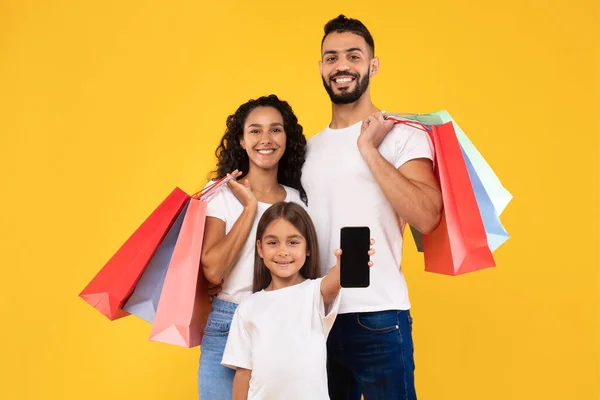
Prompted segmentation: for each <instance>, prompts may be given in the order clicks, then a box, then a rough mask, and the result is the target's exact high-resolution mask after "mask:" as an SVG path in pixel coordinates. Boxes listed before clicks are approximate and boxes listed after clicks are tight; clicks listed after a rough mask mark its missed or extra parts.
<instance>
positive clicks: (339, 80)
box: [331, 76, 356, 85]
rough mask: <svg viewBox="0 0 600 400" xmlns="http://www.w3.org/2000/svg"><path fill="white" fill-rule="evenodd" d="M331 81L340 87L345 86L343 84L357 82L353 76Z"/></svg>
mask: <svg viewBox="0 0 600 400" xmlns="http://www.w3.org/2000/svg"><path fill="white" fill-rule="evenodd" d="M331 80H332V81H333V82H335V83H337V84H338V85H340V84H341V85H343V84H346V83H350V82H353V81H354V80H356V78H355V77H353V76H340V77H337V78H333V79H331Z"/></svg>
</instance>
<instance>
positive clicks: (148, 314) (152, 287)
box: [123, 203, 188, 323]
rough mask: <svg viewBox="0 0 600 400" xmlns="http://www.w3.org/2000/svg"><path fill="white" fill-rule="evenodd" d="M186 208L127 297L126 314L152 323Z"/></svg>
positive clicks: (124, 308) (186, 205) (185, 207)
mask: <svg viewBox="0 0 600 400" xmlns="http://www.w3.org/2000/svg"><path fill="white" fill-rule="evenodd" d="M187 207H188V203H186V204H185V206H184V207H183V210H182V211H181V212H180V213H179V216H178V217H177V219H176V220H175V223H174V224H173V226H171V229H169V232H168V233H167V235H166V236H165V238H164V240H163V241H162V243H161V244H160V246H158V249H157V250H156V253H155V254H154V256H153V257H152V260H150V263H149V264H148V267H146V270H145V271H144V273H143V275H142V277H141V278H140V280H139V282H138V284H137V286H136V287H135V289H134V291H133V293H132V294H131V297H129V300H127V303H125V306H124V307H123V310H125V311H127V312H128V313H130V314H132V315H135V316H136V317H139V318H141V319H143V320H145V321H148V322H150V323H152V322H153V321H154V316H155V315H156V308H157V307H158V300H159V299H160V293H161V291H162V288H163V285H164V282H165V276H166V275H167V268H168V267H169V263H170V262H171V256H172V255H173V251H174V250H175V243H176V242H177V238H178V237H179V232H180V230H181V225H182V224H183V217H184V216H185V213H186V210H187Z"/></svg>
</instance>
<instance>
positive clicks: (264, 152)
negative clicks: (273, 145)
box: [258, 150, 275, 154]
mask: <svg viewBox="0 0 600 400" xmlns="http://www.w3.org/2000/svg"><path fill="white" fill-rule="evenodd" d="M258 152H259V153H260V154H273V153H274V152H275V150H258Z"/></svg>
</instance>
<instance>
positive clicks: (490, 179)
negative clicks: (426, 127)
mask: <svg viewBox="0 0 600 400" xmlns="http://www.w3.org/2000/svg"><path fill="white" fill-rule="evenodd" d="M397 115H398V116H399V117H401V118H406V119H410V120H414V121H418V122H421V123H423V124H431V125H440V124H444V123H446V122H452V125H453V126H454V131H455V132H456V136H457V138H458V142H459V143H460V147H461V148H462V150H463V151H464V153H465V154H466V156H467V157H468V158H469V161H470V163H471V165H472V166H473V170H474V171H475V172H476V173H477V176H478V178H479V180H480V182H481V185H482V187H483V190H485V192H486V193H487V197H488V198H489V199H490V201H491V202H492V204H493V207H494V212H495V213H496V215H497V216H500V215H501V214H502V212H503V211H504V210H505V209H506V206H507V205H508V204H509V203H510V201H511V200H512V198H513V196H512V194H511V193H510V192H509V191H508V190H506V188H505V187H504V186H503V185H502V183H501V182H500V179H499V178H498V176H497V175H496V173H495V172H494V170H493V169H492V167H491V166H490V165H489V164H488V162H487V161H486V160H485V159H484V158H483V156H482V155H481V153H480V152H479V150H477V148H476V147H475V146H474V145H473V143H472V142H471V140H470V139H469V138H468V137H467V135H466V134H465V133H464V131H463V130H462V129H461V128H460V126H459V125H458V124H457V123H456V121H455V120H454V119H453V118H452V117H451V116H450V114H449V113H448V111H446V110H442V111H436V112H433V113H428V114H397Z"/></svg>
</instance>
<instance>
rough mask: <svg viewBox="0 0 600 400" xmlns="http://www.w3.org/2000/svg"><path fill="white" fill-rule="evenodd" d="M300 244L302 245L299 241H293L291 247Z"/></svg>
mask: <svg viewBox="0 0 600 400" xmlns="http://www.w3.org/2000/svg"><path fill="white" fill-rule="evenodd" d="M298 244H300V242H299V241H297V240H292V241H291V242H290V245H292V246H296V245H298Z"/></svg>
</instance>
